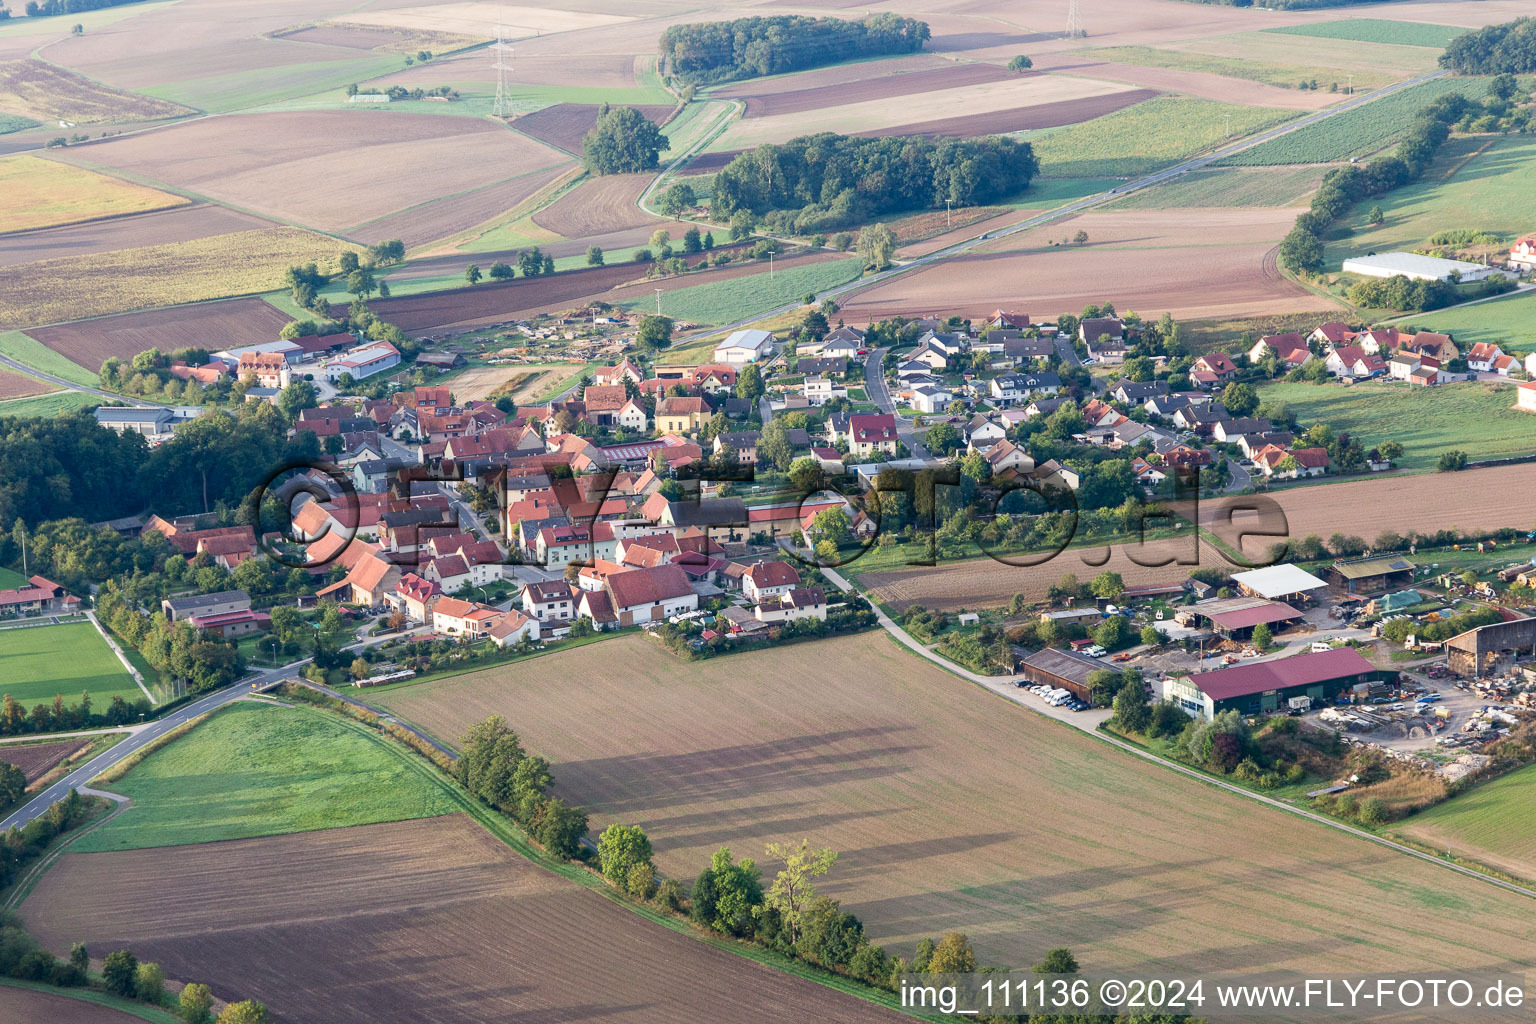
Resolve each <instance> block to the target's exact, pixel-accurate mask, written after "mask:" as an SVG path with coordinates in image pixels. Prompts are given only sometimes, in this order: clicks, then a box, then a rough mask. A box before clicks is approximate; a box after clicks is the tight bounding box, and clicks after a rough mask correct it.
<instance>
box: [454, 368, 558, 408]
mask: <svg viewBox="0 0 1536 1024" xmlns="http://www.w3.org/2000/svg"><path fill="white" fill-rule="evenodd" d="M580 368H581V364H580V363H539V364H532V363H507V364H505V365H502V366H477V367H474V368H473V369H469V370H465V371H464V372H463V373H461V374H458V375H457V376H455V377H454V378H453V379H452V380H451V381H449V382H448V383H449V384H450V385H451V386H452V387H453V396H454V398H456V399H457V400H458V401H460V402H472V401H476V400H478V399H484V398H490V397H491V396H492V395H498V396H499V395H502V394H506V393H507V392H508V391H511V393H512V394H513V395H514V396H517V395H518V394H520V393H526V392H527V391H528V390H529V389H530V386H531V385H534V384H536V383H537V382H538V381H539V380H540V379H541V378H542V377H544V376H545V374H547V373H551V372H554V373H560V374H563V375H565V376H567V377H568V376H570V375H571V374H573V373H575V372H576V371H577V370H578V369H580ZM508 385H515V387H512V388H509V387H508Z"/></svg>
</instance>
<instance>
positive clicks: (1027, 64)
mask: <svg viewBox="0 0 1536 1024" xmlns="http://www.w3.org/2000/svg"><path fill="white" fill-rule="evenodd" d="M1034 66H1035V62H1034V61H1032V60H1030V59H1029V58H1028V57H1026V56H1024V55H1023V54H1022V53H1021V54H1019V55H1018V56H1017V57H1015V58H1013V59H1012V60H1010V61H1009V62H1008V70H1009V71H1014V72H1023V71H1028V70H1029V69H1030V68H1032V67H1034Z"/></svg>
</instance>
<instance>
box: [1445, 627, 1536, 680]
mask: <svg viewBox="0 0 1536 1024" xmlns="http://www.w3.org/2000/svg"><path fill="white" fill-rule="evenodd" d="M1533 651H1536V619H1529V618H1528V619H1515V620H1513V621H1511V622H1495V623H1492V624H1491V625H1487V626H1478V627H1477V628H1476V629H1469V630H1467V631H1466V632H1465V633H1458V634H1457V635H1456V636H1453V637H1451V638H1450V639H1449V640H1447V641H1446V642H1445V652H1446V663H1447V665H1448V666H1449V668H1450V670H1451V671H1452V672H1454V673H1456V674H1457V675H1458V676H1462V677H1463V678H1468V677H1470V678H1473V679H1476V678H1477V677H1478V676H1481V675H1482V674H1483V673H1484V672H1487V671H1490V670H1492V669H1496V668H1497V667H1498V666H1499V663H1500V661H1502V660H1503V659H1504V658H1505V657H1506V656H1507V655H1511V654H1530V653H1532V652H1533Z"/></svg>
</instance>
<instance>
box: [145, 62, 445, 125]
mask: <svg viewBox="0 0 1536 1024" xmlns="http://www.w3.org/2000/svg"><path fill="white" fill-rule="evenodd" d="M360 52H365V51H360ZM403 67H404V63H403V58H401V57H399V56H395V55H388V56H386V55H381V54H368V55H366V56H359V57H357V58H355V59H352V60H328V61H314V62H312V63H309V64H283V65H274V66H272V67H265V68H258V69H256V70H253V71H236V72H233V73H231V74H227V75H207V76H205V77H203V78H191V79H187V80H185V81H174V80H173V81H169V82H166V83H164V84H161V85H154V86H150V87H149V88H147V89H141V90H140V91H141V92H143V93H144V94H145V95H147V96H155V97H158V98H159V99H163V100H170V101H171V102H172V103H180V104H181V105H182V106H186V107H194V108H196V109H198V110H203V111H207V112H208V113H213V114H219V113H227V112H228V111H231V110H244V109H247V108H250V107H264V106H271V105H273V104H277V103H281V102H282V101H284V100H292V99H297V98H299V97H303V96H309V95H313V94H315V93H320V92H325V91H327V90H333V89H344V88H346V86H347V85H348V84H349V83H351V82H366V81H367V80H368V79H370V78H377V77H378V76H380V75H384V74H388V73H389V72H391V71H394V70H397V69H400V68H403ZM174 73H175V72H174V69H169V70H168V74H174ZM434 105H435V106H449V105H450V104H434Z"/></svg>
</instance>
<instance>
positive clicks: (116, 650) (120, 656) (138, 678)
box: [85, 610, 160, 705]
mask: <svg viewBox="0 0 1536 1024" xmlns="http://www.w3.org/2000/svg"><path fill="white" fill-rule="evenodd" d="M85 617H86V618H87V619H89V620H90V623H91V625H93V626H95V627H96V632H97V633H99V634H101V638H102V639H103V640H105V641H106V642H107V646H108V647H109V648H111V649H112V653H113V654H115V655H117V660H118V661H120V662H122V663H123V668H125V669H127V670H128V675H130V676H131V677H133V681H134V682H135V683H137V684H138V685H139V689H140V690H142V691H143V692H144V696H146V697H148V698H149V703H150V704H151V705H154V704H159V703H160V702H159V701H158V700H156V699H155V695H154V694H152V693H150V692H149V688H148V687H146V686H145V685H144V676H143V675H142V674H141V673H140V672H139V670H138V669H136V668H134V667H133V663H132V662H130V661H129V660H128V655H126V654H124V653H123V649H122V648H121V647H119V646H118V645H117V641H116V640H113V639H112V638H111V637H110V636H108V635H107V631H106V630H105V629H103V628H102V625H101V622H100V620H98V619H97V618H96V613H95V612H93V611H89V610H88V611H86V613H85Z"/></svg>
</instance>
